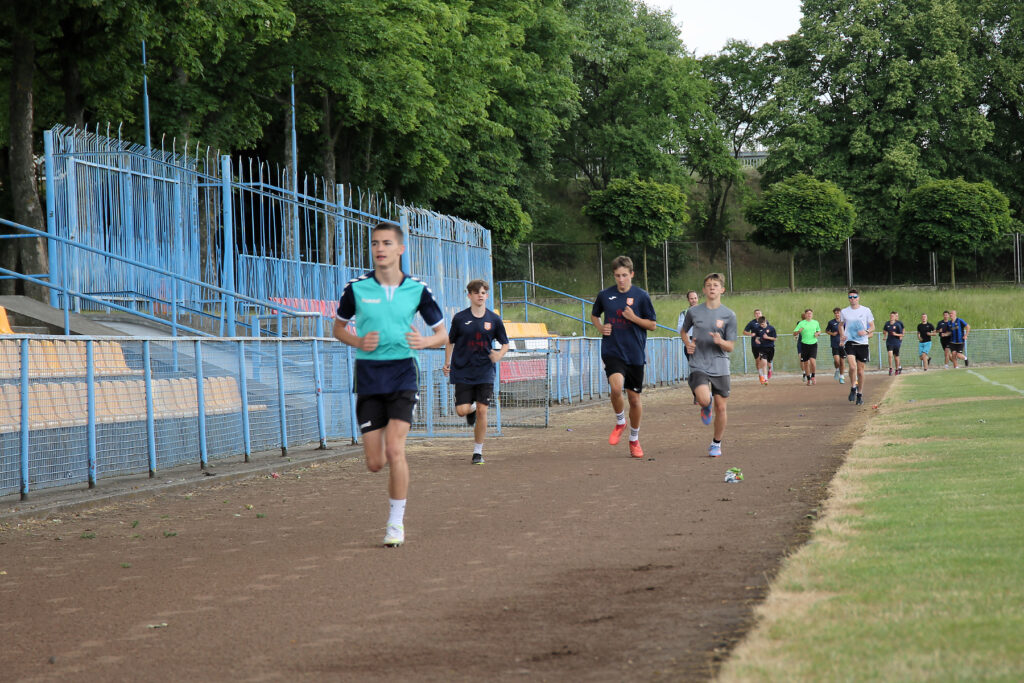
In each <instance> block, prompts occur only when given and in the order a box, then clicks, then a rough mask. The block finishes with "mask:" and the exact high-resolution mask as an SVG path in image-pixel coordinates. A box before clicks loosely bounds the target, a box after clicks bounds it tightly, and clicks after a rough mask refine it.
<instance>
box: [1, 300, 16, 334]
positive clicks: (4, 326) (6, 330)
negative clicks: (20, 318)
mask: <svg viewBox="0 0 1024 683" xmlns="http://www.w3.org/2000/svg"><path fill="white" fill-rule="evenodd" d="M0 334H14V331H13V330H12V329H11V321H10V320H8V319H7V309H6V308H4V307H3V306H0Z"/></svg>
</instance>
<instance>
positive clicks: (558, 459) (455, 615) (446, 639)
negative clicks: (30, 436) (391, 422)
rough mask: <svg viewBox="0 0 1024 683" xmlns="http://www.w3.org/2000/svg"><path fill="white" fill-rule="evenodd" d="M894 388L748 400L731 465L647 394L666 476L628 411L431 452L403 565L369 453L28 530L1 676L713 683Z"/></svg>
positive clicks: (6, 585)
mask: <svg viewBox="0 0 1024 683" xmlns="http://www.w3.org/2000/svg"><path fill="white" fill-rule="evenodd" d="M890 381H891V380H890V379H889V378H887V377H882V376H875V375H872V376H871V378H870V380H869V385H868V389H869V400H868V401H867V405H864V406H862V407H860V408H855V407H854V406H853V405H852V404H850V403H848V402H847V399H846V391H845V390H846V387H845V386H843V387H841V386H839V385H837V384H836V383H835V382H834V381H833V380H832V379H831V377H830V376H829V377H823V378H822V379H821V382H820V384H819V385H818V386H816V387H805V386H803V385H802V384H801V383H800V382H799V380H798V379H796V378H793V377H786V378H776V379H775V380H774V381H773V382H772V384H771V386H769V387H767V388H763V387H761V386H759V385H758V384H756V383H754V382H750V381H749V380H737V381H734V388H733V397H732V399H731V400H730V404H731V405H730V407H729V419H730V422H729V428H728V431H727V433H726V439H725V442H724V449H725V456H723V457H722V458H719V459H711V458H708V457H707V456H706V453H707V445H708V443H709V442H710V438H711V431H710V430H711V428H710V427H705V426H703V425H701V424H700V420H699V418H698V414H697V409H696V408H695V407H694V406H693V405H692V404H691V398H690V394H689V391H688V390H685V389H681V388H680V389H662V390H658V391H654V392H649V393H648V394H646V395H645V414H644V422H643V430H642V432H641V443H642V444H643V447H644V450H645V452H646V458H645V459H644V460H642V461H640V460H634V459H631V458H629V457H627V450H626V442H625V439H623V442H622V444H620V446H618V447H612V446H609V445H608V443H607V434H608V431H609V428H610V427H611V424H612V422H613V419H612V416H611V411H610V408H609V407H607V406H606V405H605V404H602V405H600V407H589V408H585V409H576V410H568V411H563V412H559V413H557V414H555V416H554V419H553V426H552V427H551V428H549V429H547V430H538V429H533V430H529V429H521V430H513V431H511V432H510V433H508V434H507V435H506V436H505V437H503V438H500V439H498V438H492V439H491V440H490V441H489V442H488V444H487V451H486V453H485V456H486V459H487V464H486V465H484V466H473V465H471V464H470V463H469V456H470V454H471V450H472V449H471V446H470V441H469V440H468V439H434V440H431V441H430V442H423V441H419V442H415V443H413V444H411V448H410V460H411V466H412V482H413V488H412V491H411V494H410V498H409V507H408V510H407V513H406V536H407V543H406V545H405V546H404V547H402V548H398V549H384V548H382V547H380V541H381V539H382V537H383V524H384V522H385V520H386V516H387V500H386V492H385V484H386V481H385V476H384V474H383V473H380V474H370V473H368V472H366V471H365V468H364V467H363V464H362V461H361V459H359V458H356V457H354V455H353V454H352V452H351V451H346V452H345V453H344V454H343V455H342V456H340V457H335V458H333V459H329V460H325V461H322V462H320V463H317V464H313V465H308V464H307V465H306V466H305V467H303V468H297V469H291V470H287V471H283V472H282V474H281V476H280V478H270V477H268V476H266V475H262V476H259V477H254V478H250V479H246V480H239V481H223V480H218V479H216V478H206V479H205V480H204V481H203V482H202V484H197V485H196V486H195V487H192V488H190V489H188V490H187V491H182V490H177V491H173V492H158V491H154V493H153V496H152V497H149V496H145V497H138V496H136V497H135V498H133V499H130V500H122V501H120V502H116V503H115V504H112V505H107V506H105V507H103V508H97V509H91V510H88V511H86V512H79V513H71V512H66V513H56V514H51V515H50V516H51V519H49V520H29V521H26V520H21V521H10V522H8V523H5V524H3V525H2V528H0V672H2V673H0V679H3V680H5V681H55V680H60V681H72V680H73V681H112V680H123V681H180V680H193V681H225V680H251V681H304V680H309V681H405V680H412V681H452V680H454V681H470V680H473V681H478V680H504V681H510V680H511V681H527V680H528V681H566V680H574V681H583V680H585V681H624V680H629V681H652V680H653V681H662V680H672V681H677V680H684V681H690V680H705V679H708V678H709V677H711V676H713V675H714V673H715V672H716V670H717V666H718V662H719V661H720V660H721V658H722V657H723V656H724V655H725V654H726V653H727V651H728V649H729V648H730V647H731V646H732V645H733V644H734V643H735V642H736V640H737V639H738V638H739V637H740V636H741V635H742V633H743V631H744V629H745V628H746V627H747V626H748V625H749V622H750V619H751V608H752V605H753V603H755V602H757V601H758V600H759V599H760V598H761V597H762V596H763V594H764V591H765V588H766V584H767V581H768V580H769V578H770V577H771V576H772V574H773V572H774V571H775V570H776V568H777V567H778V564H779V562H780V559H781V558H782V557H783V556H784V555H785V554H786V553H787V551H789V550H791V549H792V548H793V546H794V545H796V544H799V543H800V542H802V540H803V539H804V536H805V533H806V530H807V528H808V525H809V521H810V518H813V515H814V510H815V509H816V507H817V504H818V501H820V499H821V497H822V496H823V494H824V492H825V486H826V485H827V482H828V480H829V479H830V477H831V476H832V474H833V472H834V471H835V469H836V468H837V466H838V465H839V464H840V462H841V459H842V457H843V454H844V453H845V452H846V450H847V449H848V448H849V446H850V445H851V443H852V442H853V440H854V439H855V438H856V437H857V435H858V434H859V432H860V429H861V427H862V426H863V424H864V423H865V421H866V420H867V419H868V418H869V417H870V413H871V412H872V409H871V403H872V402H874V401H877V400H878V399H877V398H873V399H872V398H871V397H872V396H874V397H879V396H882V395H883V393H884V391H885V389H886V388H887V387H888V384H889V382H890ZM734 465H736V466H740V467H741V468H742V469H743V472H744V474H745V475H746V479H745V481H744V482H743V483H741V484H726V483H724V482H723V477H724V474H725V470H726V469H727V468H728V467H731V466H734ZM8 507H9V506H8ZM0 512H2V510H0ZM52 517H59V518H60V519H59V521H57V520H55V519H52Z"/></svg>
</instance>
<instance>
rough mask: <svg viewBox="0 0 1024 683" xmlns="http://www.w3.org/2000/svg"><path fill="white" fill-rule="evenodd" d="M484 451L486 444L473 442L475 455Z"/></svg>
mask: <svg viewBox="0 0 1024 683" xmlns="http://www.w3.org/2000/svg"><path fill="white" fill-rule="evenodd" d="M483 452H484V445H483V444H482V443H475V442H474V443H473V455H481V454H483Z"/></svg>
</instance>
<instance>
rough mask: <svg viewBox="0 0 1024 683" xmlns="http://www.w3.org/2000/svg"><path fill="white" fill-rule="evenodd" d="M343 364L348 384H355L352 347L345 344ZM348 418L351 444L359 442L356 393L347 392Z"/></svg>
mask: <svg viewBox="0 0 1024 683" xmlns="http://www.w3.org/2000/svg"><path fill="white" fill-rule="evenodd" d="M345 365H346V368H347V375H348V385H349V386H350V387H353V386H355V383H354V382H353V381H352V378H353V377H354V376H355V364H354V361H353V360H352V347H351V346H349V345H348V344H346V345H345ZM348 420H349V424H350V425H351V431H352V444H353V445H355V444H357V443H359V418H358V417H357V416H356V395H355V394H352V393H350V394H348Z"/></svg>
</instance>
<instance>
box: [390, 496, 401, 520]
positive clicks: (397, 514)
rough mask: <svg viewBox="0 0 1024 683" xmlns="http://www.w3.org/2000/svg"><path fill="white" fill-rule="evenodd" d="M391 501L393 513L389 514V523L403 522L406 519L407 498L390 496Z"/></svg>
mask: <svg viewBox="0 0 1024 683" xmlns="http://www.w3.org/2000/svg"><path fill="white" fill-rule="evenodd" d="M388 501H389V502H390V503H391V514H390V515H389V516H388V524H401V523H402V521H403V520H404V519H405V499H404V498H403V499H401V500H396V499H394V498H388Z"/></svg>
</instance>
